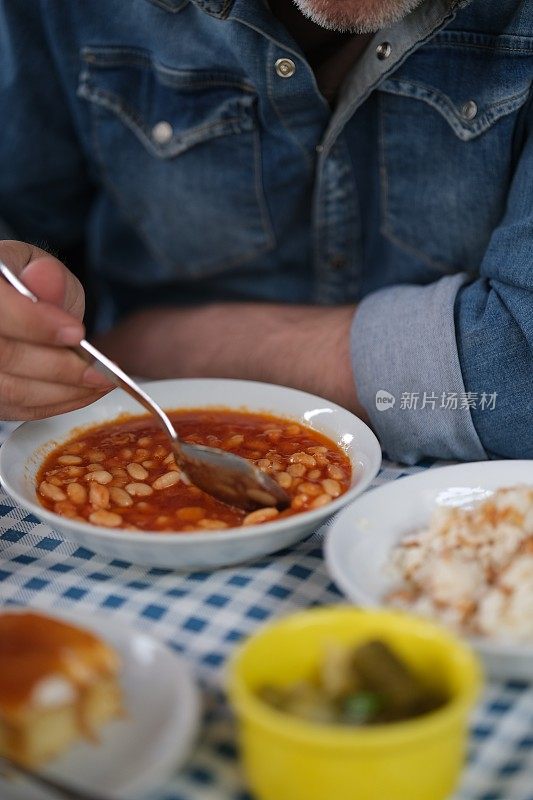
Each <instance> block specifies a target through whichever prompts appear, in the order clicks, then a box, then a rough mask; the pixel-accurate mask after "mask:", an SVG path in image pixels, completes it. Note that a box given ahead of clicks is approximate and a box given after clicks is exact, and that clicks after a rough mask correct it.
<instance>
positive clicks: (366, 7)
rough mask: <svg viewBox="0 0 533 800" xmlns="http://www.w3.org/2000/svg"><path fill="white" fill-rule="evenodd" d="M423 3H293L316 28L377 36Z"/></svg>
mask: <svg viewBox="0 0 533 800" xmlns="http://www.w3.org/2000/svg"><path fill="white" fill-rule="evenodd" d="M422 2H423V0H294V3H295V4H296V5H297V6H298V8H299V9H300V11H301V12H302V14H305V16H306V17H308V18H309V19H310V20H312V21H313V22H316V24H317V25H320V26H321V27H322V28H327V29H328V30H330V31H339V32H340V33H375V32H376V31H379V30H382V29H383V28H389V27H390V26H391V25H393V24H394V23H395V22H399V21H400V20H401V19H403V18H404V17H406V16H407V15H408V14H410V13H411V11H414V9H415V8H416V7H417V6H419V5H421V3H422Z"/></svg>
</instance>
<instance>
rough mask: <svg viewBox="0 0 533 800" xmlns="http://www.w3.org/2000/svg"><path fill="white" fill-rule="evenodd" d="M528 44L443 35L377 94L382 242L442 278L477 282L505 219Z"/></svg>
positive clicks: (532, 54) (529, 65)
mask: <svg viewBox="0 0 533 800" xmlns="http://www.w3.org/2000/svg"><path fill="white" fill-rule="evenodd" d="M532 80H533V38H524V37H515V36H499V37H494V36H489V35H485V34H479V33H472V32H461V31H450V30H445V31H443V32H441V33H439V34H437V36H436V37H435V38H434V39H433V40H432V41H431V42H430V43H429V44H427V45H425V46H423V47H421V48H420V49H419V50H418V51H416V52H415V53H414V54H413V55H412V56H411V57H410V58H409V59H408V60H407V61H406V62H405V63H404V65H403V66H402V67H400V69H399V70H398V71H397V72H396V73H395V74H394V76H393V77H391V78H389V79H387V80H385V81H384V82H383V83H382V84H381V85H380V87H379V89H380V96H379V106H380V173H381V209H382V225H381V232H382V234H383V235H384V236H385V237H387V238H388V239H389V240H390V241H392V242H393V243H394V244H395V245H396V246H398V247H400V248H401V249H403V250H404V251H407V252H408V253H410V254H411V255H413V256H415V257H417V258H418V259H420V260H421V261H423V262H424V263H426V264H427V265H429V266H430V267H432V268H434V269H435V270H436V271H438V272H444V273H447V272H450V273H451V272H455V271H457V270H465V269H466V270H469V271H472V272H476V271H477V269H478V268H479V265H480V263H481V261H482V259H483V255H484V253H485V250H486V248H487V245H488V243H489V240H490V237H491V235H492V232H493V230H494V228H495V227H496V226H497V225H498V222H499V220H500V219H501V217H502V215H503V213H504V211H505V204H506V199H507V195H508V191H509V187H510V183H511V180H512V174H513V166H514V165H513V145H514V134H515V130H516V126H517V119H518V116H519V113H520V109H521V108H522V106H524V104H525V103H526V100H527V99H528V97H529V95H530V91H531V85H532Z"/></svg>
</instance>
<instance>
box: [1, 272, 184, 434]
mask: <svg viewBox="0 0 533 800" xmlns="http://www.w3.org/2000/svg"><path fill="white" fill-rule="evenodd" d="M0 273H1V274H2V275H3V276H4V278H5V279H6V280H7V281H8V283H10V284H11V286H13V288H15V289H16V290H17V292H19V293H20V294H22V295H24V297H27V298H28V299H29V300H31V301H32V303H38V302H39V298H38V297H36V296H35V295H34V294H33V292H31V291H30V290H29V289H28V287H27V286H25V285H24V284H23V283H22V281H21V280H20V278H18V277H17V276H16V275H15V274H14V273H13V272H12V271H11V270H10V269H9V267H7V266H6V265H5V264H4V262H3V261H0ZM69 349H70V350H73V351H74V352H75V353H76V354H77V355H79V356H81V358H83V360H84V361H86V362H87V363H89V364H93V363H94V362H96V363H97V365H98V367H99V369H100V371H101V372H103V373H104V375H105V376H106V377H107V378H109V379H110V380H111V381H112V382H113V383H114V384H115V386H119V387H120V388H122V389H124V390H125V391H126V392H127V393H128V394H129V395H130V396H131V397H133V398H134V400H137V402H138V403H140V404H141V405H142V406H143V407H144V408H146V410H147V411H149V412H150V413H151V414H156V415H157V417H158V418H159V420H160V421H161V423H162V425H163V426H164V427H165V429H166V431H167V433H168V434H169V436H170V437H171V438H172V439H173V441H174V443H179V440H178V435H177V433H176V430H175V428H174V425H173V424H172V422H171V421H170V419H169V418H168V416H167V415H166V414H165V412H164V411H163V409H162V408H161V407H160V406H159V405H158V404H157V403H156V402H154V400H152V398H151V397H149V396H148V395H147V394H146V392H143V390H142V389H141V387H140V386H138V384H137V383H135V381H134V380H132V378H130V376H129V375H127V374H126V373H125V372H124V371H123V370H121V369H120V367H119V366H118V365H117V364H115V362H114V361H111V359H110V358H108V357H107V356H105V355H104V354H103V353H101V352H100V350H98V349H97V348H96V347H95V346H94V345H92V344H91V343H90V342H88V341H87V340H86V339H82V340H81V342H80V343H79V345H78V346H74V347H70V348H69Z"/></svg>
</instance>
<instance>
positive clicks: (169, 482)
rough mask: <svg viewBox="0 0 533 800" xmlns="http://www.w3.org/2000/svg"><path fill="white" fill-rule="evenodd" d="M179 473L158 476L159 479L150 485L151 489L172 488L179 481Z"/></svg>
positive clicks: (173, 472)
mask: <svg viewBox="0 0 533 800" xmlns="http://www.w3.org/2000/svg"><path fill="white" fill-rule="evenodd" d="M180 477H181V476H180V473H179V472H175V471H172V472H166V473H165V474H164V475H160V476H159V478H156V479H155V481H154V482H153V483H152V487H153V488H154V489H168V488H169V486H174V485H175V484H176V483H178V481H179V480H180Z"/></svg>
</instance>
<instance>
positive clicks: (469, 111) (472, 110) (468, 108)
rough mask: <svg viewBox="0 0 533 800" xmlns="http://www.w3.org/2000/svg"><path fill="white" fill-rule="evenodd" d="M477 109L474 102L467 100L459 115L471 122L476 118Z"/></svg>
mask: <svg viewBox="0 0 533 800" xmlns="http://www.w3.org/2000/svg"><path fill="white" fill-rule="evenodd" d="M477 112H478V107H477V103H476V102H475V101H474V100H468V101H467V102H466V103H464V104H463V105H462V107H461V114H462V115H463V117H464V118H465V119H468V120H472V119H475V118H476V117H477Z"/></svg>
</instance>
